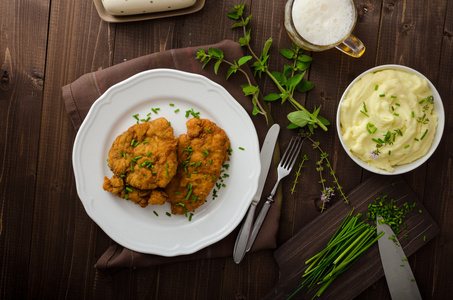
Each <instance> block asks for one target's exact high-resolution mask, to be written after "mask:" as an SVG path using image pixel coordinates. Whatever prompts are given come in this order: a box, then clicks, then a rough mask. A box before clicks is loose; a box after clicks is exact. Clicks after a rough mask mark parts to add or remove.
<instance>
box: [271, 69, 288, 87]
mask: <svg viewBox="0 0 453 300" xmlns="http://www.w3.org/2000/svg"><path fill="white" fill-rule="evenodd" d="M271 74H272V76H274V78H275V79H277V81H278V83H280V85H282V86H285V85H286V80H287V79H286V76H285V75H283V74H282V73H280V72H277V71H274V72H271Z"/></svg>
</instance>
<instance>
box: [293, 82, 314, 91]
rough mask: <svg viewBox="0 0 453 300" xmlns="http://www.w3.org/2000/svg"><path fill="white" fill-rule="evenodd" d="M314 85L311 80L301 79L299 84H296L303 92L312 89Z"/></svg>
mask: <svg viewBox="0 0 453 300" xmlns="http://www.w3.org/2000/svg"><path fill="white" fill-rule="evenodd" d="M313 87H314V84H313V83H311V82H310V81H308V80H301V81H300V82H299V84H298V85H297V86H296V89H297V90H298V91H299V92H301V93H305V92H307V91H309V90H311V89H312V88H313Z"/></svg>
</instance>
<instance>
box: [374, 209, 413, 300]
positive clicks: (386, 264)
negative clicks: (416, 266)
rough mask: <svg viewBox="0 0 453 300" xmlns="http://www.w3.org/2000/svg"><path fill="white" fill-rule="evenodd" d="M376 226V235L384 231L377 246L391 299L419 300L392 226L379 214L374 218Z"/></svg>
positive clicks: (408, 266)
mask: <svg viewBox="0 0 453 300" xmlns="http://www.w3.org/2000/svg"><path fill="white" fill-rule="evenodd" d="M376 226H377V227H376V230H377V234H378V235H379V234H380V233H381V232H385V234H384V235H383V236H382V237H381V238H380V239H379V240H378V246H379V254H380V255H381V261H382V266H383V268H384V273H385V279H386V281H387V285H388V287H389V291H390V295H391V296H392V299H395V300H396V299H398V300H399V299H402V300H404V299H407V300H418V299H420V300H421V299H422V297H421V295H420V291H419V289H418V286H417V282H416V281H415V278H414V274H413V273H412V270H411V267H410V265H409V262H408V260H407V258H406V255H405V254H404V251H403V247H402V246H401V245H400V243H399V241H398V239H397V237H396V235H395V233H394V232H393V230H392V228H390V226H389V225H387V224H385V223H384V220H383V218H382V217H381V216H378V217H377V218H376Z"/></svg>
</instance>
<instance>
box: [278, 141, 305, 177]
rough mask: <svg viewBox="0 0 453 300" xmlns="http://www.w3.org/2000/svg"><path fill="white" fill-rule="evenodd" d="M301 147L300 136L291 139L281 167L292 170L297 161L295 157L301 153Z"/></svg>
mask: <svg viewBox="0 0 453 300" xmlns="http://www.w3.org/2000/svg"><path fill="white" fill-rule="evenodd" d="M300 146H301V138H300V137H299V136H295V137H293V138H291V141H290V143H289V145H288V148H287V149H286V151H285V154H283V158H282V160H281V164H280V166H281V167H283V168H285V169H288V168H290V166H291V164H293V162H294V161H295V157H297V154H298V153H299V151H300Z"/></svg>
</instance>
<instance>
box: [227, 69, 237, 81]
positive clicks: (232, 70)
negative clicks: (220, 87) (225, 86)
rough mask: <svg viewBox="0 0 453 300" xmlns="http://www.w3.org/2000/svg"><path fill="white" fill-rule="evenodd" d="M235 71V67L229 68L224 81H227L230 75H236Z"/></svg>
mask: <svg viewBox="0 0 453 300" xmlns="http://www.w3.org/2000/svg"><path fill="white" fill-rule="evenodd" d="M236 71H237V67H236V66H231V67H230V68H229V69H228V71H227V75H226V79H227V80H228V78H230V76H231V74H233V73H236Z"/></svg>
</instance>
